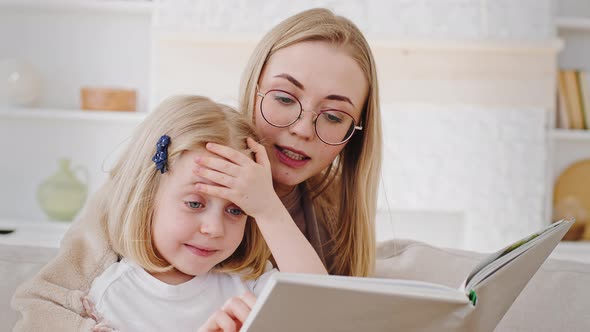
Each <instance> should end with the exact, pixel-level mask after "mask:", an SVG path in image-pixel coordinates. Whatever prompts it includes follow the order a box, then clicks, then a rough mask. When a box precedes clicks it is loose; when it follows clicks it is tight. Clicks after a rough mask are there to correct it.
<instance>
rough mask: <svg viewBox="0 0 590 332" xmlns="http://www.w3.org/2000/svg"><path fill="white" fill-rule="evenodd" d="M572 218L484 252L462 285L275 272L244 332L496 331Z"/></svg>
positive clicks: (568, 226) (244, 327) (251, 314)
mask: <svg viewBox="0 0 590 332" xmlns="http://www.w3.org/2000/svg"><path fill="white" fill-rule="evenodd" d="M572 224H573V221H567V220H561V221H559V222H556V223H553V224H551V225H550V226H548V227H546V228H545V229H543V230H541V231H539V232H537V233H534V234H532V235H530V236H528V237H526V238H524V239H522V240H520V241H518V242H515V243H513V244H511V245H510V246H508V247H506V248H504V249H502V250H500V251H498V252H496V253H494V254H491V255H489V256H487V257H485V258H484V259H483V260H482V261H481V263H479V264H478V265H477V266H476V267H475V268H474V269H473V270H472V271H471V273H469V275H468V276H467V277H466V279H465V281H464V282H463V285H461V286H460V287H459V288H450V287H447V286H442V285H437V284H431V283H426V282H419V281H410V280H396V279H378V278H357V277H342V276H320V275H310V274H290V273H277V274H275V275H274V276H273V277H272V278H271V280H269V282H268V284H267V285H266V286H265V289H264V290H263V291H262V293H261V294H260V296H259V297H258V300H257V302H256V305H255V306H254V307H253V308H252V312H251V313H250V316H249V317H248V319H247V320H246V322H244V326H243V327H242V329H241V330H240V331H251V332H254V331H255V332H275V331H284V332H290V331H341V332H347V331H351V332H352V331H355V332H357V331H493V330H494V328H495V327H496V325H498V324H499V322H500V320H501V319H502V317H503V316H504V314H505V313H506V312H507V311H508V309H509V308H510V306H511V305H512V303H513V302H514V300H516V298H517V297H518V295H519V294H520V292H521V291H522V290H523V289H524V287H525V286H526V284H527V283H528V282H529V280H530V279H531V278H532V277H533V275H534V274H535V273H536V272H537V270H538V269H539V267H540V266H541V265H542V264H543V262H544V261H545V259H546V258H547V257H548V256H549V254H550V253H551V252H552V251H553V249H554V248H555V246H556V245H557V244H558V243H559V241H560V240H561V238H562V237H563V236H564V235H565V233H566V232H567V230H568V229H569V228H570V226H571V225H572Z"/></svg>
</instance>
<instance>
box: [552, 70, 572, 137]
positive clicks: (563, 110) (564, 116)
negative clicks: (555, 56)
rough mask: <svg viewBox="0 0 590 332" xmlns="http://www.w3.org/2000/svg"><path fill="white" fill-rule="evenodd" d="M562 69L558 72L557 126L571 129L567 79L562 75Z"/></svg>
mask: <svg viewBox="0 0 590 332" xmlns="http://www.w3.org/2000/svg"><path fill="white" fill-rule="evenodd" d="M561 76H562V71H560V72H559V73H558V74H557V112H556V115H557V119H556V120H557V121H556V128H560V129H570V128H571V121H570V117H569V112H570V110H569V109H568V105H567V97H566V95H565V94H566V89H565V80H564V79H563V78H562V77H561Z"/></svg>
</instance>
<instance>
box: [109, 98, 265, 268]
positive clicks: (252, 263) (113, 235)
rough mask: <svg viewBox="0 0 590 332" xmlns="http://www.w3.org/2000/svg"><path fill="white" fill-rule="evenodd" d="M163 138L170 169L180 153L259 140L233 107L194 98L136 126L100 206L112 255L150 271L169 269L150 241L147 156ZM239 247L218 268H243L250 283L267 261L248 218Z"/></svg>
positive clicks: (154, 176)
mask: <svg viewBox="0 0 590 332" xmlns="http://www.w3.org/2000/svg"><path fill="white" fill-rule="evenodd" d="M162 135H168V136H170V145H169V146H168V167H169V168H171V169H173V168H174V164H175V163H176V162H177V161H178V159H179V158H180V156H181V155H182V154H183V152H184V151H189V150H194V149H198V148H204V147H205V144H206V143H207V142H214V143H218V144H224V145H227V146H230V147H233V148H234V149H237V150H242V151H244V150H246V149H247V145H246V137H252V138H253V139H255V140H258V136H257V135H256V133H255V131H254V128H253V127H252V125H251V120H249V119H248V118H247V117H245V116H244V115H243V114H241V113H239V112H237V111H235V110H233V109H232V108H230V107H228V106H225V105H222V104H217V103H215V102H213V101H211V100H209V99H207V98H204V97H198V96H176V97H171V98H168V99H166V100H165V101H164V102H163V103H162V104H160V106H159V107H158V108H157V109H156V110H155V111H154V112H152V113H151V114H149V116H148V117H147V118H146V119H145V120H144V121H143V122H142V123H141V125H140V126H139V128H138V129H137V130H136V132H135V134H134V136H133V137H132V139H131V142H130V144H129V146H128V147H127V149H126V150H125V151H124V152H123V154H122V156H121V158H120V159H119V161H118V162H117V163H116V164H115V166H114V168H113V170H112V171H111V173H110V177H109V180H108V182H107V185H109V186H110V195H108V198H107V199H106V201H105V202H104V207H103V208H104V211H106V212H105V213H106V216H107V218H108V227H109V236H110V243H111V245H112V246H113V249H114V251H115V252H117V253H118V254H119V255H121V256H124V257H129V258H131V259H133V260H134V261H135V262H137V263H138V264H139V265H140V266H141V267H143V268H144V269H146V270H148V271H150V272H164V271H167V270H170V269H172V266H170V264H169V263H168V262H166V261H165V260H164V259H163V258H162V257H160V256H159V255H158V253H157V250H156V248H155V247H154V244H153V242H152V223H153V215H154V206H155V205H156V204H155V202H154V200H155V196H156V192H157V191H158V187H159V185H160V177H161V176H165V175H166V174H161V173H160V172H159V171H158V170H157V169H156V165H155V163H154V162H153V161H152V156H153V155H154V154H155V152H156V142H158V139H159V138H160V137H161V136H162ZM246 223H247V224H246V228H245V231H244V237H243V239H242V242H241V243H240V246H239V247H238V249H237V250H236V251H235V252H234V253H233V254H232V255H231V256H230V257H229V258H228V259H226V260H225V261H224V262H222V263H221V264H220V265H219V266H218V268H219V269H220V270H222V271H226V272H233V271H240V270H245V269H246V268H248V269H246V271H245V274H244V277H245V278H248V279H251V278H256V277H258V276H260V275H261V274H262V273H263V272H264V268H265V263H266V261H267V259H268V258H269V257H270V250H269V249H268V247H267V246H266V243H265V242H264V239H263V238H262V234H261V233H260V231H259V230H258V227H257V226H256V223H255V222H254V221H253V220H251V218H248V220H247V221H246Z"/></svg>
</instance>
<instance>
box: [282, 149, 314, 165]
mask: <svg viewBox="0 0 590 332" xmlns="http://www.w3.org/2000/svg"><path fill="white" fill-rule="evenodd" d="M275 154H276V155H277V158H278V159H279V161H280V162H281V163H282V164H284V165H286V166H288V167H291V168H300V167H303V166H305V165H306V164H307V163H308V162H309V161H310V160H311V158H310V157H308V156H307V155H306V154H304V153H303V152H301V151H298V150H293V149H289V148H285V147H281V146H278V145H275Z"/></svg>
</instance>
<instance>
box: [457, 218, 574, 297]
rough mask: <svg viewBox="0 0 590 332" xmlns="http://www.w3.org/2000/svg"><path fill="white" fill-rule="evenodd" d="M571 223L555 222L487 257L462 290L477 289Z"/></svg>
mask: <svg viewBox="0 0 590 332" xmlns="http://www.w3.org/2000/svg"><path fill="white" fill-rule="evenodd" d="M569 223H570V222H569V221H566V220H560V221H558V222H555V223H553V224H551V225H549V226H547V227H545V228H544V229H542V230H540V231H538V232H536V233H533V234H531V235H529V236H527V237H525V238H523V239H521V240H519V241H516V242H514V243H512V244H511V245H509V246H507V247H505V248H502V249H501V250H499V251H497V252H495V253H493V254H491V255H489V256H487V257H486V258H485V259H484V260H483V261H482V262H481V263H479V264H478V265H477V266H476V267H475V268H474V269H473V270H472V271H471V273H469V276H468V277H467V279H466V280H465V282H464V283H463V286H462V289H464V290H465V292H466V293H469V290H471V289H473V288H475V287H476V286H477V285H478V284H479V283H481V282H482V281H484V280H485V279H486V278H487V277H489V276H490V275H492V274H493V273H494V272H496V271H497V270H499V269H500V268H502V267H503V266H504V265H506V264H508V263H510V262H511V261H513V260H514V259H515V258H516V257H518V256H520V255H522V254H523V253H525V252H526V251H527V250H529V249H530V248H532V247H533V246H534V245H535V244H536V243H537V242H539V241H542V240H544V239H545V238H547V237H549V236H550V235H551V234H553V233H555V232H556V231H557V230H559V229H561V228H563V227H568V228H569Z"/></svg>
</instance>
